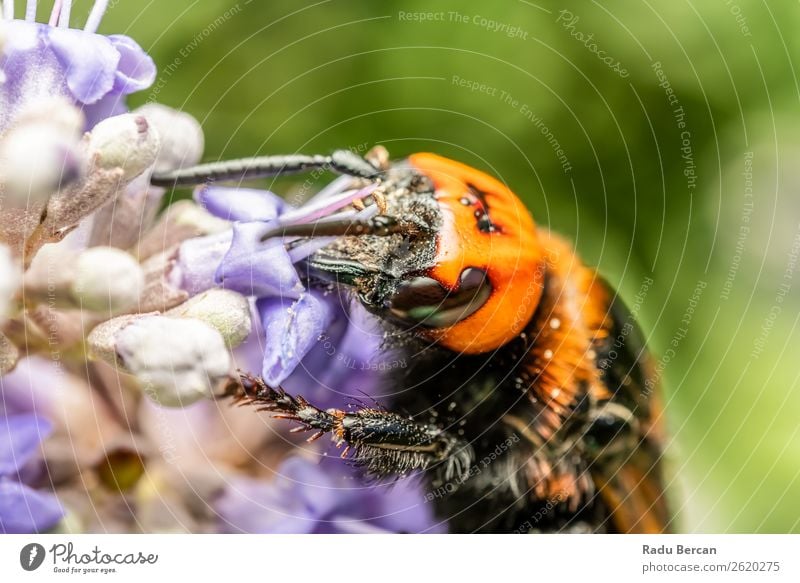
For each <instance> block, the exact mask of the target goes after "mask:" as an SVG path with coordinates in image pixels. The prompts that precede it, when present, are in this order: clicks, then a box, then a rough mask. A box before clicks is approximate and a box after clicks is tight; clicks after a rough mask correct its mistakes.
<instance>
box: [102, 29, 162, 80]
mask: <svg viewBox="0 0 800 583" xmlns="http://www.w3.org/2000/svg"><path fill="white" fill-rule="evenodd" d="M108 40H110V41H111V44H112V45H113V46H114V48H115V49H117V52H119V66H118V67H117V74H116V78H115V80H114V92H116V93H123V94H128V93H133V92H135V91H141V90H142V89H147V88H148V87H150V85H152V84H153V81H155V78H156V65H155V63H153V59H151V58H150V56H149V55H148V54H147V53H145V52H144V50H142V47H140V46H139V45H138V44H137V42H136V41H135V40H133V39H132V38H130V37H128V36H125V35H121V34H112V35H110V36H109V37H108Z"/></svg>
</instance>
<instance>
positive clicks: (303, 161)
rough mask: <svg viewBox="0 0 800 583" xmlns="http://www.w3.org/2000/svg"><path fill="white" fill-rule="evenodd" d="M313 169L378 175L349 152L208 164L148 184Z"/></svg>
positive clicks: (200, 181)
mask: <svg viewBox="0 0 800 583" xmlns="http://www.w3.org/2000/svg"><path fill="white" fill-rule="evenodd" d="M316 168H328V169H330V170H332V171H334V172H338V173H339V174H349V175H351V176H359V177H361V178H376V177H377V176H378V174H379V173H380V171H379V170H378V169H377V168H375V167H374V166H373V165H372V164H370V163H369V162H367V161H366V160H365V159H364V158H362V157H361V156H359V155H358V154H354V153H353V152H351V151H350V150H336V151H334V152H333V153H332V154H331V155H330V156H323V155H319V154H317V155H310V156H309V155H305V154H289V155H285V156H261V157H256V158H240V159H238V160H226V161H224V162H211V163H209V164H200V165H198V166H192V167H190V168H181V169H179V170H174V171H172V172H165V173H163V174H154V175H153V176H152V177H151V178H150V183H151V184H153V185H154V186H167V187H170V186H191V185H196V184H204V183H206V182H218V181H226V180H235V181H239V180H248V179H252V178H263V177H265V176H277V175H279V174H294V173H298V172H305V171H307V170H313V169H316Z"/></svg>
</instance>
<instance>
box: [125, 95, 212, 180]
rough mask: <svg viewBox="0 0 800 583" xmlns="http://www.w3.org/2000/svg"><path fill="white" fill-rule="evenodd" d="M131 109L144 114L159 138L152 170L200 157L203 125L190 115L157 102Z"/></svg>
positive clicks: (186, 163)
mask: <svg viewBox="0 0 800 583" xmlns="http://www.w3.org/2000/svg"><path fill="white" fill-rule="evenodd" d="M134 113H135V114H139V115H143V116H145V117H146V118H147V121H149V122H150V124H151V125H152V126H153V127H154V128H155V129H156V131H157V132H158V135H159V136H160V138H161V147H160V149H159V151H158V156H157V158H156V164H155V171H156V172H169V171H171V170H177V169H179V168H185V167H188V166H192V165H194V164H197V163H198V162H199V161H200V159H201V158H202V156H203V147H204V137H203V129H202V128H201V127H200V124H199V123H198V122H197V120H196V119H195V118H193V117H192V116H191V115H189V114H188V113H184V112H182V111H178V110H176V109H172V108H171V107H167V106H165V105H161V104H159V103H148V104H147V105H143V106H142V107H140V108H139V109H137V110H136V111H135V112H134Z"/></svg>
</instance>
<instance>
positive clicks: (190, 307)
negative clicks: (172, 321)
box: [167, 288, 252, 348]
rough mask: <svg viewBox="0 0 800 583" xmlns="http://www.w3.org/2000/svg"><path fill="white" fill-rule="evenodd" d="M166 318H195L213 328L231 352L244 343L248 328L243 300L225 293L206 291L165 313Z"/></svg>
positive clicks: (248, 331) (244, 299)
mask: <svg viewBox="0 0 800 583" xmlns="http://www.w3.org/2000/svg"><path fill="white" fill-rule="evenodd" d="M167 315H168V316H178V317H181V318H195V319H197V320H202V321H203V322H205V323H206V324H210V325H211V326H213V327H214V328H216V330H217V332H219V333H220V334H222V338H223V339H224V340H225V343H226V344H227V345H228V346H229V347H230V348H234V347H236V346H238V345H239V344H241V343H242V342H244V340H245V338H247V336H248V334H250V330H251V328H252V322H251V320H250V303H249V302H248V301H247V298H246V297H244V296H243V295H241V294H238V293H236V292H234V291H230V290H226V289H216V288H215V289H210V290H208V291H206V292H203V293H201V294H199V295H196V296H194V297H193V298H191V299H190V300H188V301H186V302H184V303H182V304H181V305H179V306H176V307H174V308H172V309H171V310H169V311H168V312H167Z"/></svg>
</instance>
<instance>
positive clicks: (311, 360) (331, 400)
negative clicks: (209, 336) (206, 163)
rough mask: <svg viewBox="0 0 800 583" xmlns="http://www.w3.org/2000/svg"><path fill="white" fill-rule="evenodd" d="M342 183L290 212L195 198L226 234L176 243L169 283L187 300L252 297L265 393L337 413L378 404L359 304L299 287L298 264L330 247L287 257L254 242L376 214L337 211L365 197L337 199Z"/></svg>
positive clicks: (240, 192) (204, 195) (232, 197)
mask: <svg viewBox="0 0 800 583" xmlns="http://www.w3.org/2000/svg"><path fill="white" fill-rule="evenodd" d="M349 181H350V179H347V178H345V179H344V180H343V179H338V180H335V181H334V182H333V183H332V184H331V186H329V187H328V188H326V189H325V190H324V191H322V192H320V193H319V194H317V196H315V197H314V198H313V199H312V200H311V201H310V202H309V203H307V204H305V205H303V206H301V207H297V208H295V207H292V206H290V205H288V204H287V203H286V202H285V201H284V200H283V199H281V198H280V197H278V196H276V195H275V194H272V193H271V192H268V191H263V190H253V189H244V188H242V189H237V188H223V187H205V188H201V189H198V190H197V191H196V193H195V198H196V200H197V202H199V203H200V204H201V205H202V206H203V207H205V208H206V210H208V211H209V212H211V213H212V214H214V215H215V216H217V217H220V218H223V219H226V220H230V221H234V223H233V226H232V231H228V232H223V233H217V234H214V235H208V236H206V237H200V238H195V239H189V240H187V241H185V242H184V243H183V244H182V245H181V248H180V252H179V260H178V267H177V269H176V271H175V274H177V275H175V274H174V278H175V279H176V280H177V283H178V285H179V286H180V287H181V288H182V289H184V290H186V291H188V292H189V293H198V292H200V291H203V290H205V289H208V288H211V287H214V286H215V285H219V286H223V287H225V288H228V289H232V290H234V291H237V292H239V293H242V294H244V295H247V296H252V297H255V298H256V303H255V308H256V312H257V315H258V319H259V321H260V324H261V326H260V328H261V336H260V338H259V339H258V345H259V351H260V354H261V358H262V362H261V364H260V366H256V367H255V368H256V369H258V368H260V369H261V375H262V376H263V378H264V380H265V381H266V382H267V383H268V384H270V385H273V386H278V385H282V386H284V387H285V388H287V389H288V390H290V391H293V390H294V391H297V392H299V393H301V394H303V395H304V396H305V397H306V398H309V399H314V400H315V402H316V404H317V405H318V406H322V407H329V406H330V407H333V406H337V407H343V406H346V405H347V404H349V403H350V402H352V400H353V397H354V396H357V397H363V396H365V395H366V396H370V397H374V396H377V394H378V392H379V388H380V384H381V380H382V377H383V375H382V374H381V372H382V371H379V370H378V368H379V367H378V366H376V365H375V364H374V361H375V358H376V357H377V356H379V355H380V354H381V352H380V349H381V342H382V338H383V335H382V331H381V330H380V328H379V326H378V324H377V321H376V320H375V319H374V318H373V317H372V316H370V315H369V314H368V313H367V312H366V311H365V310H364V308H363V307H362V306H361V305H360V304H359V303H358V302H355V301H352V300H351V299H350V298H349V297H346V296H344V295H342V294H340V293H339V292H337V291H335V290H328V289H315V288H314V289H306V287H305V286H304V285H303V283H302V281H301V278H300V276H299V274H298V270H297V264H298V263H299V262H301V261H302V260H304V259H305V258H307V257H308V256H309V255H310V254H312V253H313V252H314V251H316V250H318V249H320V248H321V247H323V246H325V245H328V244H329V243H330V242H331V241H332V238H330V237H315V238H314V239H311V240H309V241H307V242H302V243H300V244H297V245H294V246H293V247H292V248H291V249H287V247H289V246H287V244H286V243H287V242H288V241H287V240H286V239H283V238H273V239H269V240H268V241H266V242H262V241H261V237H262V235H263V234H264V233H266V232H267V230H269V229H273V228H275V227H283V226H289V225H293V224H301V223H309V222H312V221H316V222H317V223H318V224H319V223H323V222H324V221H326V220H336V219H339V218H341V217H343V216H358V218H364V219H365V218H368V217H369V216H371V215H372V214H374V213H375V212H377V207H376V206H375V205H371V206H368V207H367V208H366V209H364V210H362V211H356V210H352V209H351V210H342V209H345V207H348V206H349V205H350V203H352V202H353V201H354V200H356V199H360V198H364V197H365V196H367V195H368V194H369V193H370V192H371V190H372V188H373V187H372V186H370V187H367V188H363V189H360V190H359V189H350V190H346V186H347V184H349ZM212 272H213V273H212ZM212 276H213V277H212ZM251 344H252V340H251Z"/></svg>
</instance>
